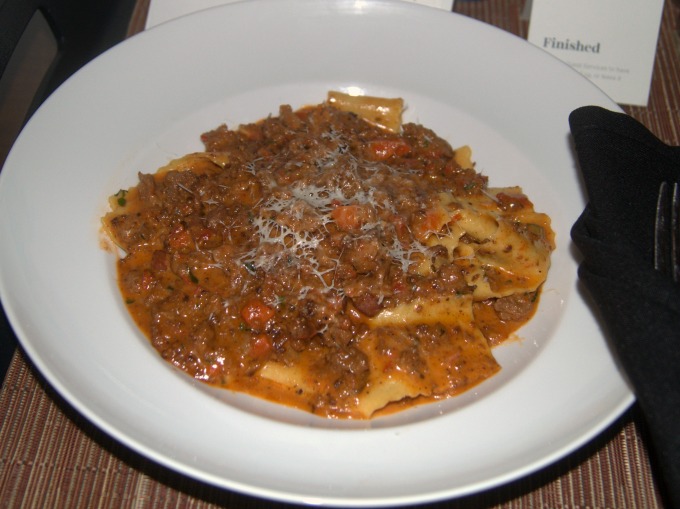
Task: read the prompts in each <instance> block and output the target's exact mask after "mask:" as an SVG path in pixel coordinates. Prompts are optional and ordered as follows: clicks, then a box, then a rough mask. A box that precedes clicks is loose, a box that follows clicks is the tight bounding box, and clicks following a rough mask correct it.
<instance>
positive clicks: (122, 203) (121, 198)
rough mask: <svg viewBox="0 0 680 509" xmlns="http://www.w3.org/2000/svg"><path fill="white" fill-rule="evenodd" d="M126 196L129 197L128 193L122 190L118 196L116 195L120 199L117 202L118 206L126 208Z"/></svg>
mask: <svg viewBox="0 0 680 509" xmlns="http://www.w3.org/2000/svg"><path fill="white" fill-rule="evenodd" d="M125 195H127V191H126V190H125V189H121V190H119V191H118V192H117V193H116V194H114V196H115V197H116V198H118V199H117V200H116V202H117V203H118V205H120V206H121V207H125V205H126V204H127V200H126V199H125Z"/></svg>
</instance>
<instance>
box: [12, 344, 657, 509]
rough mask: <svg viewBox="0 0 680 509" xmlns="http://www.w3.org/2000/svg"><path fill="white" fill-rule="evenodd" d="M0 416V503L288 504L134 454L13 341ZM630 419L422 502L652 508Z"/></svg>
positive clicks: (510, 508)
mask: <svg viewBox="0 0 680 509" xmlns="http://www.w3.org/2000/svg"><path fill="white" fill-rule="evenodd" d="M0 415H2V416H3V418H2V422H1V424H0V507H22V508H44V507H68V508H79V507H82V508H89V507H98V508H112V509H114V508H116V509H118V508H120V509H122V508H137V507H140V508H141V507H154V508H156V507H162V508H164V507H178V508H179V507H193V508H217V507H220V508H265V507H268V508H270V507H273V508H277V507H281V508H283V507H294V506H291V505H288V504H278V503H272V502H269V501H265V500H261V499H256V498H252V497H249V496H244V495H240V494H236V493H233V492H230V491H227V490H222V489H219V488H216V487H214V486H210V485H207V484H204V483H202V482H199V481H195V480H192V479H190V478H188V477H185V476H183V475H180V474H178V473H175V472H173V471H171V470H169V469H167V468H165V467H163V466H160V465H158V464H156V463H154V462H152V461H150V460H148V459H146V458H144V457H142V456H140V455H138V454H137V453H135V452H134V451H132V450H130V449H128V448H127V447H125V446H124V445H122V444H120V443H119V442H117V441H115V440H113V439H112V438H110V437H108V436H107V435H106V434H104V433H103V432H101V431H100V430H99V429H98V428H96V427H95V426H93V425H92V424H90V423H89V422H88V421H86V420H85V419H84V418H83V417H81V416H80V415H79V414H78V413H77V412H76V411H75V410H73V409H72V408H71V407H70V406H69V405H68V404H67V403H66V402H65V401H64V400H63V399H62V398H61V397H60V396H59V395H58V394H57V393H56V392H55V391H54V390H53V389H52V388H51V387H50V386H49V385H48V384H47V383H46V382H45V381H44V380H43V379H42V377H41V376H40V375H39V374H38V373H37V372H36V371H35V369H34V368H33V367H32V366H31V364H30V362H29V361H28V360H27V359H26V357H25V356H24V355H23V353H22V352H21V351H20V350H19V351H17V353H16V354H15V356H14V358H13V360H12V364H11V365H10V369H9V371H8V373H7V377H6V379H5V382H4V385H3V388H2V391H1V392H0ZM636 421H637V419H636V409H635V408H633V409H631V411H629V412H627V413H626V414H624V415H623V416H622V417H621V418H620V419H619V420H618V421H617V422H616V423H614V425H613V426H611V427H610V428H609V429H608V430H607V431H606V432H605V433H603V434H602V435H601V436H600V437H598V438H597V439H595V440H594V441H593V442H591V443H590V444H589V445H588V446H586V447H584V448H583V449H582V450H579V451H578V452H576V453H574V454H572V455H570V456H569V457H567V458H565V459H564V460H562V461H560V462H558V463H556V464H555V465H552V466H551V467H549V468H547V469H544V470H542V471H540V472H538V473H536V474H534V475H531V476H528V477H526V478H524V479H521V480H519V481H517V482H514V483H511V484H509V485H506V486H503V487H501V488H497V489H494V490H490V491H487V492H484V493H482V494H480V495H475V496H470V497H466V498H462V499H458V500H453V501H450V502H443V503H438V504H432V505H428V506H427V507H432V508H437V507H442V508H443V507H447V508H452V509H454V508H460V509H468V508H469V509H472V508H475V509H481V508H489V509H491V508H494V509H495V508H499V509H500V508H506V509H519V508H539V507H540V508H555V509H560V508H565V509H566V508H570V509H576V508H583V509H586V508H589V509H597V508H602V509H604V508H639V509H657V508H661V507H663V505H662V503H661V500H660V498H659V494H658V491H657V488H656V486H655V483H654V476H653V475H652V469H651V466H650V462H649V458H648V456H647V452H646V449H645V446H644V437H643V436H642V432H641V428H640V426H639V424H637V423H636Z"/></svg>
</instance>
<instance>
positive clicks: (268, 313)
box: [241, 298, 275, 330]
mask: <svg viewBox="0 0 680 509" xmlns="http://www.w3.org/2000/svg"><path fill="white" fill-rule="evenodd" d="M274 314H275V312H274V309H273V308H271V307H269V306H267V304H265V303H264V301H263V300H262V299H258V298H253V299H250V300H249V301H248V302H247V303H246V305H245V306H243V309H241V318H243V321H244V322H246V325H247V326H248V327H250V328H251V329H253V330H263V329H264V328H265V326H266V325H267V322H268V321H269V320H271V319H272V318H274Z"/></svg>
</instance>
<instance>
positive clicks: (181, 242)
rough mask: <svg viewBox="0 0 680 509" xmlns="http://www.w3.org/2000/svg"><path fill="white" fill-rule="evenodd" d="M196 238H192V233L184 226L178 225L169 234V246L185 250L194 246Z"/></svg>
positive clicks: (176, 249)
mask: <svg viewBox="0 0 680 509" xmlns="http://www.w3.org/2000/svg"><path fill="white" fill-rule="evenodd" d="M193 245H194V240H193V239H192V238H191V233H189V231H188V230H185V229H184V227H182V226H179V227H177V228H176V229H175V230H174V231H173V232H172V233H170V235H168V246H169V247H170V248H171V249H173V250H175V251H180V252H182V251H185V250H187V249H191V248H193Z"/></svg>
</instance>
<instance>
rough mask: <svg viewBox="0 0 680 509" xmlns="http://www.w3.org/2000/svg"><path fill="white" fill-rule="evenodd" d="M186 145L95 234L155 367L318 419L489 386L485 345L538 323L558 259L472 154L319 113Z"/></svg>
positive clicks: (118, 200)
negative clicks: (104, 238) (186, 150)
mask: <svg viewBox="0 0 680 509" xmlns="http://www.w3.org/2000/svg"><path fill="white" fill-rule="evenodd" d="M349 101H350V103H351V99H350V100H349ZM398 113H399V114H401V111H399V112H398ZM201 139H202V142H203V144H204V146H205V151H204V152H200V153H195V154H189V155H187V156H184V157H183V158H180V159H178V160H175V161H172V162H171V163H170V164H168V165H167V166H166V167H164V168H161V169H160V170H159V171H157V172H155V173H153V174H146V173H140V174H139V182H138V183H137V184H136V185H135V186H134V187H132V188H130V189H128V190H125V191H119V192H118V193H117V194H116V195H114V196H113V197H112V199H111V207H112V211H111V212H110V213H109V214H108V215H107V216H106V217H105V218H104V220H103V222H104V225H105V229H106V232H107V233H108V235H109V236H110V237H111V238H112V239H113V240H114V242H115V243H116V244H117V245H118V246H119V247H120V249H121V250H122V252H123V254H122V256H121V257H120V259H119V260H118V262H117V263H118V275H119V285H120V290H121V292H122V296H123V299H124V301H125V303H126V306H127V308H128V309H129V311H130V313H131V315H132V317H133V318H134V320H135V322H136V323H137V324H138V325H139V327H140V328H141V330H142V331H143V332H144V333H145V334H146V335H147V336H148V338H149V340H150V342H151V344H152V345H153V346H154V348H155V349H156V350H157V351H158V352H159V354H160V355H161V356H162V358H163V359H165V360H166V361H168V362H170V363H172V364H173V365H175V366H176V367H178V368H179V369H180V370H182V371H184V372H186V373H187V374H188V375H190V376H192V377H194V378H196V379H198V380H201V381H204V382H206V383H209V384H212V385H216V386H220V387H224V388H227V389H232V390H237V391H242V392H246V393H248V394H252V395H255V396H259V397H263V398H266V399H268V400H271V401H276V402H279V403H283V404H286V405H291V406H294V407H297V408H300V409H303V410H306V411H309V412H312V413H315V414H318V415H321V416H326V417H333V418H370V417H372V416H373V415H375V414H376V412H381V411H382V412H384V411H385V408H386V407H389V406H390V405H391V404H392V405H394V404H396V403H399V408H400V409H401V408H404V407H405V406H408V405H404V403H405V402H409V403H418V402H422V401H432V400H435V399H439V398H445V397H450V396H452V395H455V394H459V393H460V392H462V391H465V390H467V389H469V388H470V387H473V386H474V385H476V384H478V383H480V382H482V381H483V380H485V379H487V378H489V377H490V376H492V375H493V374H494V373H496V372H497V371H498V369H499V366H498V364H497V362H496V361H495V359H494V357H493V355H492V353H491V347H492V346H493V345H496V344H499V343H501V342H502V341H504V340H505V339H506V338H507V337H508V336H509V335H511V334H512V333H513V331H514V330H516V329H517V328H518V327H520V326H521V325H522V324H524V323H525V322H526V321H527V320H528V319H529V318H530V317H531V316H532V315H533V313H534V311H535V308H536V305H537V302H538V298H537V297H538V294H539V292H540V288H541V285H542V283H543V282H544V281H545V277H546V275H547V274H546V273H547V270H548V267H549V254H550V251H551V250H552V249H553V248H554V239H553V233H552V230H551V229H550V221H549V218H548V217H547V216H546V215H545V214H540V213H537V212H535V211H534V210H533V205H532V203H531V202H530V201H529V199H528V198H527V197H526V196H525V195H524V194H523V193H522V192H521V189H520V188H516V187H513V188H504V189H493V188H489V186H488V182H487V178H486V177H485V176H483V175H481V174H480V173H477V172H476V171H475V168H474V166H473V165H472V163H471V162H470V156H469V149H467V148H466V147H463V148H461V149H458V150H454V149H452V147H451V146H450V145H449V143H448V142H446V141H445V140H443V139H441V138H440V137H438V136H437V135H436V134H435V133H434V132H433V131H432V130H430V129H428V128H426V127H423V126H421V125H417V124H413V123H406V124H403V125H401V124H398V126H397V127H396V128H394V127H393V128H385V127H384V126H381V125H379V124H378V123H377V122H373V121H370V119H369V120H367V119H366V118H364V117H363V116H361V115H358V114H357V113H355V112H354V111H352V109H351V108H346V107H342V105H338V104H334V101H331V100H329V101H326V102H324V103H322V104H320V105H317V106H310V107H305V108H302V109H300V110H297V111H294V110H293V109H292V108H291V107H290V106H288V105H283V106H281V107H280V110H279V112H278V115H276V116H270V117H268V118H266V119H263V120H261V121H258V122H255V123H251V124H246V125H242V126H239V127H237V128H236V129H230V128H228V127H227V126H225V125H222V126H219V127H217V128H216V129H214V130H211V131H209V132H206V133H204V134H203V135H202V137H201Z"/></svg>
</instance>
